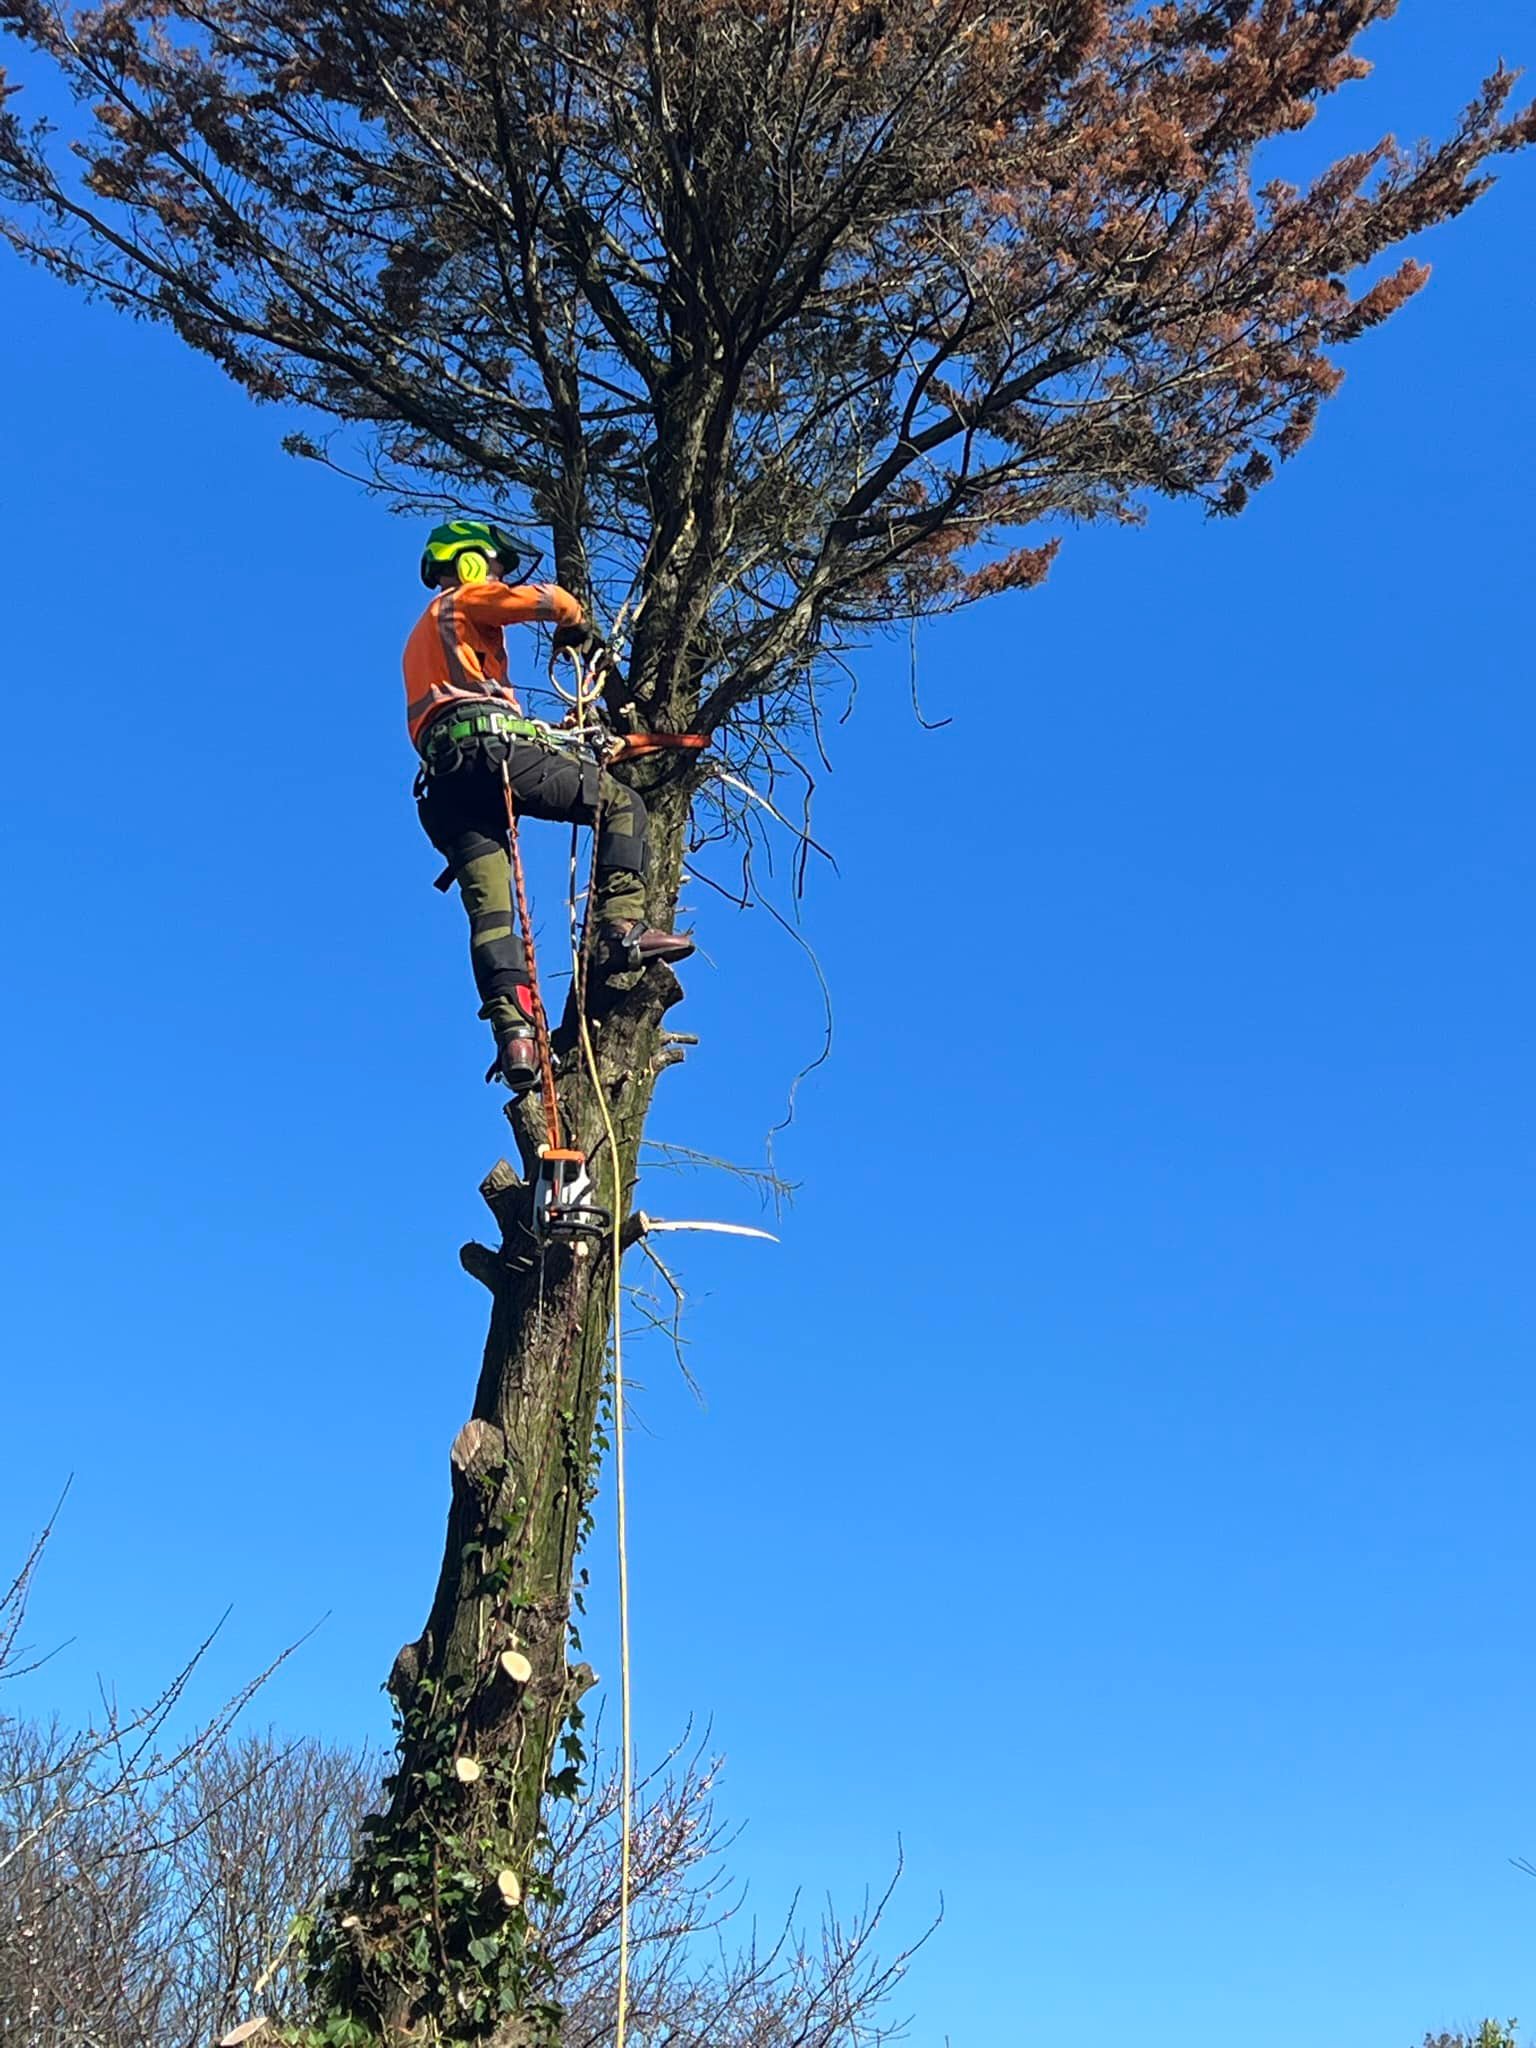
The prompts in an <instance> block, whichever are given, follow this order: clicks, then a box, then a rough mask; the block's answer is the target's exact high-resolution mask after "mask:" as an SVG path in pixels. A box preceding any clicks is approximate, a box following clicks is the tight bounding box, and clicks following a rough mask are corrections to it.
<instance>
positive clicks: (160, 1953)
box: [0, 1559, 910, 2048]
mask: <svg viewBox="0 0 1536 2048" xmlns="http://www.w3.org/2000/svg"><path fill="white" fill-rule="evenodd" d="M32 1563H35V1559H34V1560H32V1561H31V1562H29V1566H28V1568H27V1569H26V1570H25V1571H24V1572H23V1574H22V1575H21V1576H20V1577H19V1578H18V1580H17V1581H16V1582H15V1584H14V1585H13V1586H12V1588H11V1590H10V1593H9V1595H8V1596H7V1597H6V1598H5V1599H4V1600H0V1679H3V1678H5V1677H8V1676H11V1677H14V1676H17V1675H20V1673H21V1670H22V1669H23V1668H24V1662H25V1660H24V1659H23V1658H22V1657H21V1656H20V1655H19V1654H18V1650H17V1634H18V1630H19V1628H20V1625H21V1619H22V1616H23V1614H24V1612H25V1604H26V1590H27V1583H28V1581H29V1579H30V1576H31V1568H32ZM194 1668H195V1663H194V1665H192V1666H189V1667H188V1670H187V1672H186V1673H184V1674H182V1675H181V1677H179V1678H178V1681H177V1683H176V1684H175V1685H174V1686H173V1687H171V1688H168V1689H167V1692H166V1693H165V1695H164V1696H163V1698H162V1700H161V1701H160V1702H157V1704H156V1706H155V1707H154V1708H152V1709H150V1710H148V1711H146V1712H144V1713H141V1714H124V1713H121V1712H119V1711H118V1710H116V1709H115V1708H113V1707H111V1706H110V1705H108V1706H105V1707H104V1709H103V1714H102V1717H101V1726H99V1727H97V1728H94V1729H92V1730H88V1731H85V1732H83V1733H77V1734H72V1735H71V1734H66V1733H64V1732H63V1731H61V1730H60V1728H59V1727H58V1726H57V1725H56V1724H45V1725H39V1724H37V1723H35V1722H29V1721H26V1720H22V1719H18V1718H15V1717H12V1716H9V1715H0V2041H4V2042H5V2043H6V2044H8V2048H87V2044H89V2048H210V2044H211V2043H212V2042H214V2041H215V2040H217V2039H218V2038H219V2036H220V2035H221V2034H222V2033H223V2032H224V2031H225V2030H226V2029H228V2028H230V2027H233V2026H235V2025H237V2024H239V2023H241V2022H243V2021H245V2020H247V2019H250V2018H252V2017H253V2016H255V2015H258V2014H260V2015H265V2016H266V2017H267V2018H268V2019H269V2020H270V2021H272V2022H274V2023H275V2026H274V2031H273V2035H272V2038H274V2039H275V2038H277V2035H278V2030H279V2029H280V2028H281V2025H282V2023H284V2022H289V2023H292V2024H293V2025H294V2026H295V2027H297V2028H299V2029H302V2028H303V2027H304V2024H305V2022H306V2021H307V2019H308V2018H309V2017H310V2012H309V2005H308V2000H307V1997H306V1993H305V1989H304V1986H303V1982H302V1963H303V1954H304V1948H305V1944H306V1940H307V1935H308V1929H309V1927H310V1925H311V1924H312V1918H313V1915H314V1913H315V1911H316V1909H317V1908H318V1906H319V1905H320V1902H321V1899H322V1896H323V1894H324V1893H325V1892H326V1891H327V1890H328V1889H330V1888H331V1887H333V1886H334V1885H335V1884H336V1883H337V1882H338V1881H339V1879H340V1877H341V1875H342V1873H343V1872H344V1871H345V1869H346V1868H347V1865H348V1862H349V1859H350V1857H351V1855H352V1852H353V1849H354V1847H355V1844H356V1841H357V1838H358V1832H359V1828H360V1825H361V1822H362V1820H363V1817H364V1815H365V1814H366V1812H367V1810H368V1808H369V1806H370V1804H371V1803H372V1802H373V1800H374V1799H375V1798H376V1796H377V1791H378V1765H377V1762H376V1760H375V1759H373V1758H371V1757H369V1756H368V1755H366V1754H362V1753H355V1752H352V1751H348V1750H345V1749H336V1748H326V1747H324V1746H322V1745H320V1744H318V1743H314V1742H293V1743H280V1742H278V1741H276V1740H275V1739H274V1738H273V1737H272V1736H271V1735H270V1734H267V1735H245V1736H241V1735H237V1734H236V1733H235V1732H234V1731H233V1730H232V1729H231V1727H230V1725H229V1715H228V1714H227V1713H226V1714H223V1715H220V1716H218V1717H217V1718H216V1719H215V1720H214V1721H213V1722H212V1723H211V1724H209V1726H208V1727H206V1728H204V1729H201V1730H200V1731H199V1732H198V1733H197V1734H196V1735H195V1736H194V1737H192V1738H191V1739H189V1740H187V1741H184V1742H181V1743H170V1744H167V1743H165V1742H164V1741H163V1739H162V1738H163V1737H164V1734H165V1730H166V1720H167V1713H168V1707H169V1704H170V1703H172V1702H174V1701H175V1700H176V1699H179V1698H180V1697H181V1695H182V1693H183V1692H184V1689H185V1680H186V1678H187V1677H189V1676H190V1675H191V1671H192V1669H194ZM680 1756H681V1752H677V1753H674V1755H673V1756H672V1757H669V1758H668V1759H666V1761H665V1763H664V1764H663V1765H662V1766H661V1767H659V1768H658V1769H657V1770H656V1771H655V1772H653V1773H652V1774H651V1776H650V1777H649V1778H648V1779H647V1780H646V1781H645V1782H644V1783H642V1785H641V1787H640V1788H639V1805H638V1817H637V1825H636V1828H635V1833H634V1841H633V1869H632V1875H633V1919H632V1933H633V1944H634V1946H633V1954H634V1964H633V1969H632V1973H631V1984H630V1997H631V2016H632V2024H633V2025H634V2026H635V2027H636V2028H637V2029H638V2030H639V2031H640V2033H641V2036H642V2038H644V2039H647V2040H665V2041H667V2042H669V2043H671V2044H672V2048H870V2044H876V2043H879V2042H881V2041H884V2040H887V2039H889V2038H891V2036H892V2035H893V2033H894V2032H895V2031H896V2029H895V2027H894V2025H893V2024H892V2023H891V2022H890V2020H889V2019H888V2017H887V2003H888V2000H889V1997H890V1994H891V1993H892V1992H893V1991H894V1989H895V1988H896V1986H897V1985H898V1984H899V1983H900V1981H901V1978H902V1976H903V1975H904V1973H905V1970H906V1966H907V1963H908V1961H909V1958H910V1951H908V1952H906V1953H903V1954H901V1955H899V1956H898V1957H897V1958H896V1960H895V1961H894V1962H884V1961H881V1960H880V1958H879V1957H877V1956H876V1954H875V1953H874V1949H873V1937H874V1934H875V1931H876V1928H877V1926H878V1924H879V1919H880V1912H881V1909H882V1908H883V1907H884V1905H885V1903H886V1899H888V1898H889V1892H887V1894H886V1899H882V1900H881V1901H879V1903H878V1905H876V1906H874V1907H872V1908H868V1909H866V1910H865V1911H864V1912H862V1913H861V1914H859V1915H858V1916H856V1917H855V1918H854V1919H853V1920H852V1921H851V1922H842V1921H838V1920H830V1919H829V1920H828V1921H826V1922H825V1923H824V1924H823V1926H822V1927H821V1928H820V1930H819V1932H818V1933H816V1934H815V1935H814V1936H807V1935H805V1934H804V1933H802V1932H801V1931H799V1930H798V1928H797V1926H796V1924H795V1921H794V1917H793V1916H791V1919H790V1920H789V1921H788V1922H786V1923H785V1925H784V1926H783V1928H782V1929H781V1931H780V1933H779V1936H778V1938H777V1939H776V1940H775V1941H772V1942H770V1943H766V1944H765V1943H763V1942H761V1941H760V1940H759V1939H758V1937H757V1935H756V1933H755V1931H753V1932H750V1933H749V1934H748V1935H747V1936H746V1937H745V1939H744V1941H743V1943H742V1944H741V1945H740V1946H738V1947H736V1948H735V1949H732V1948H730V1947H729V1946H728V1945H727V1941H726V1938H725V1936H726V1930H727V1928H728V1926H729V1924H730V1923H731V1922H732V1921H733V1920H734V1919H735V1918H736V1916H737V1913H738V1911H739V1899H738V1897H737V1896H736V1894H735V1893H734V1891H733V1890H732V1888H731V1886H730V1885H729V1883H728V1881H727V1879H726V1878H725V1876H724V1874H723V1870H722V1866H721V1856H722V1852H723V1850H724V1849H725V1848H726V1847H727V1846H728V1843H727V1841H726V1839H725V1832H724V1830H723V1829H722V1827H721V1826H720V1824H719V1823H718V1822H717V1820H716V1818H715V1813H714V1804H713V1798H714V1785H715V1780H716V1777H717V1774H718V1768H719V1767H718V1761H717V1760H712V1759H709V1758H707V1757H705V1756H704V1754H703V1753H702V1752H696V1753H695V1754H693V1755H692V1756H691V1757H690V1758H688V1759H686V1760H683V1761H679V1759H680ZM618 1802H619V1786H618V1780H617V1777H616V1776H610V1777H608V1778H607V1779H606V1780H605V1781H604V1782H602V1783H601V1784H600V1786H599V1788H598V1790H597V1791H596V1792H595V1793H594V1794H593V1795H592V1796H591V1797H590V1798H589V1799H588V1800H587V1801H586V1802H585V1803H582V1804H577V1805H572V1806H568V1807H565V1808H562V1809H561V1814H562V1818H561V1821H560V1824H559V1826H558V1828H557V1829H556V1831H555V1833H554V1835H553V1837H552V1840H551V1844H550V1858H551V1866H552V1874H553V1878H554V1884H553V1886H552V1888H551V1901H552V1902H551V1904H550V1905H549V1907H548V1908H547V1910H546V1911H545V1912H544V1914H543V1915H542V1918H541V1923H540V1928H539V1939H540V1941H541V1943H542V1945H543V1947H544V1950H545V1952H546V1955H547V1957H548V1962H549V1971H550V1979H551V1983H552V1985H553V1987H554V1989H555V1992H556V1994H557V1996H558V1998H559V2000H560V2002H561V2004H562V2005H563V2007H564V2010H565V2021H564V2030H563V2040H564V2042H565V2044H566V2048H599V2044H601V2043H603V2042H605V2041H607V2040H609V2039H611V2038H612V2032H613V2016H614V2000H615V1992H616V1972H617V1926H618V1898H619V1879H618V1863H617V1856H618V1848H617V1815H618Z"/></svg>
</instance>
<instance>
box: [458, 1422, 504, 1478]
mask: <svg viewBox="0 0 1536 2048" xmlns="http://www.w3.org/2000/svg"><path fill="white" fill-rule="evenodd" d="M448 1459H449V1463H450V1464H451V1465H452V1466H453V1483H454V1485H455V1486H481V1485H483V1484H484V1482H485V1481H486V1480H487V1479H494V1478H495V1477H496V1475H497V1474H498V1473H499V1472H504V1471H505V1470H506V1465H507V1440H506V1438H505V1437H504V1436H503V1435H502V1433H501V1431H500V1430H499V1429H498V1428H497V1427H496V1425H495V1423H494V1422H487V1421H486V1420H485V1419H484V1417H483V1416H479V1415H472V1416H471V1417H470V1419H469V1420H468V1422H466V1423H465V1425H464V1427H463V1428H462V1429H461V1430H460V1431H459V1433H458V1435H457V1436H456V1437H455V1438H454V1440H453V1448H452V1450H451V1451H450V1452H449V1453H448Z"/></svg>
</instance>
